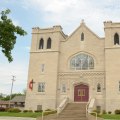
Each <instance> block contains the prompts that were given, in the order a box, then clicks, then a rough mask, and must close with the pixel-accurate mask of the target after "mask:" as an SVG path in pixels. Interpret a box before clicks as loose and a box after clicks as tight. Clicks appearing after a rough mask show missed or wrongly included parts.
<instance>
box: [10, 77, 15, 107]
mask: <svg viewBox="0 0 120 120" xmlns="http://www.w3.org/2000/svg"><path fill="white" fill-rule="evenodd" d="M12 77H13V78H12V85H11V92H10V100H9V108H10V101H11V98H12V90H13V83H14V81H15V76H12Z"/></svg>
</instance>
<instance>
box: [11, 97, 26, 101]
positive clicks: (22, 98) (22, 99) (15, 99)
mask: <svg viewBox="0 0 120 120" xmlns="http://www.w3.org/2000/svg"><path fill="white" fill-rule="evenodd" d="M11 102H25V95H20V96H15V97H14V98H13V99H12V100H11Z"/></svg>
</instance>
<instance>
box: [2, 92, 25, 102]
mask: <svg viewBox="0 0 120 120" xmlns="http://www.w3.org/2000/svg"><path fill="white" fill-rule="evenodd" d="M22 95H24V94H22V93H14V94H12V95H11V98H14V97H15V96H22ZM1 100H4V101H8V100H10V95H7V96H5V97H2V98H1Z"/></svg>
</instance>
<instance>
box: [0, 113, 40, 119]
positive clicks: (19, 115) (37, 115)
mask: <svg viewBox="0 0 120 120" xmlns="http://www.w3.org/2000/svg"><path fill="white" fill-rule="evenodd" d="M0 116H11V117H32V118H37V117H39V116H41V113H40V112H39V113H32V112H26V113H10V112H0Z"/></svg>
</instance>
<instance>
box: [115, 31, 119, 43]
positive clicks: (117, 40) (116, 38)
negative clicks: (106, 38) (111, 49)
mask: <svg viewBox="0 0 120 120" xmlns="http://www.w3.org/2000/svg"><path fill="white" fill-rule="evenodd" d="M116 44H117V45H119V35H118V34H117V33H115V35H114V45H116Z"/></svg>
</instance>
